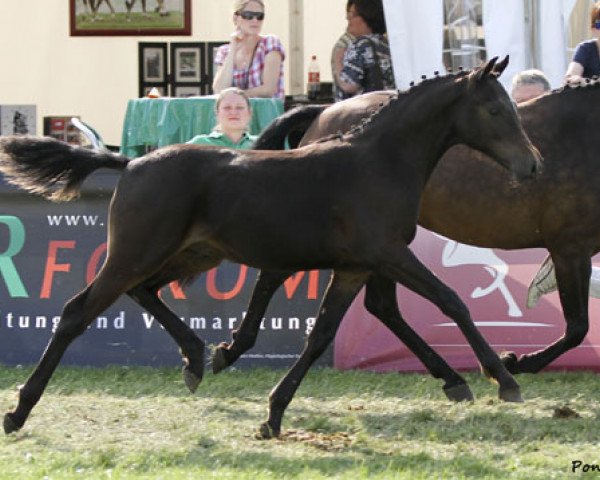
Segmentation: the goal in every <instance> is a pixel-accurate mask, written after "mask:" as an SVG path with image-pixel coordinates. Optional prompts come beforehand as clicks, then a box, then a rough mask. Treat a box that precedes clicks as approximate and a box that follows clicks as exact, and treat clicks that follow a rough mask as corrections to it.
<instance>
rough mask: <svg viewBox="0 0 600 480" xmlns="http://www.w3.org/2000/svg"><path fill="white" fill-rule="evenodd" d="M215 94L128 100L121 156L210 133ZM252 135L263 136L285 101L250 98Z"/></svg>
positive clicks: (140, 152)
mask: <svg viewBox="0 0 600 480" xmlns="http://www.w3.org/2000/svg"><path fill="white" fill-rule="evenodd" d="M215 100H216V97H215V96H214V95H211V96H206V97H190V98H170V97H164V98H137V99H134V100H129V102H128V103H127V112H126V113H125V120H124V122H123V136H122V138H121V153H122V154H124V155H127V156H128V157H139V156H141V155H143V154H144V153H145V151H146V148H147V147H148V146H158V147H163V146H165V145H172V144H174V143H185V142H187V141H188V140H189V139H191V138H192V137H193V136H195V135H198V134H201V133H209V132H210V131H211V130H212V129H213V127H214V126H215V123H216V121H215ZM250 103H251V105H252V121H251V122H250V133H252V134H254V135H256V134H258V133H260V132H261V131H262V130H263V129H264V128H265V127H266V126H267V125H269V124H270V123H271V122H272V121H273V119H275V118H276V117H278V116H279V115H281V114H282V113H283V102H282V101H281V100H278V99H275V98H251V99H250Z"/></svg>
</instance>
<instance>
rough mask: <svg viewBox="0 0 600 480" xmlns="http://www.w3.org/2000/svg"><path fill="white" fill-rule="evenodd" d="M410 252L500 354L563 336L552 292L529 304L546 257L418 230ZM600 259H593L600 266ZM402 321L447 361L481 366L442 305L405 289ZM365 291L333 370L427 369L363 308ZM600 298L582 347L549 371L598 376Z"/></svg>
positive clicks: (341, 338) (345, 326)
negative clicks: (461, 305) (534, 280)
mask: <svg viewBox="0 0 600 480" xmlns="http://www.w3.org/2000/svg"><path fill="white" fill-rule="evenodd" d="M411 248H412V250H413V252H415V254H416V255H417V256H418V257H419V258H420V259H421V261H422V262H423V263H425V265H427V267H428V268H430V269H431V270H432V271H433V272H434V273H435V274H436V275H437V276H438V277H439V278H440V279H441V280H442V281H443V282H445V283H446V284H447V285H449V286H450V287H451V288H453V289H454V290H455V291H456V292H457V293H458V295H459V296H460V298H461V299H462V300H463V301H464V302H465V303H466V305H467V306H468V308H469V311H470V312H471V316H472V318H473V320H474V321H475V323H476V325H477V327H478V328H479V330H480V332H481V333H482V334H483V335H484V337H485V338H486V339H487V340H488V342H489V343H490V345H492V348H493V349H494V350H495V351H497V352H502V351H506V350H509V351H514V352H516V353H517V354H519V355H520V354H523V353H529V352H534V351H537V350H540V349H542V348H545V347H546V346H547V345H549V344H551V343H553V342H555V341H556V340H557V339H558V338H560V337H561V336H562V335H563V333H564V330H565V320H564V318H563V314H562V309H561V307H560V302H559V299H558V293H556V292H554V293H551V294H548V295H546V296H544V297H542V298H541V299H540V300H539V302H538V304H537V306H536V307H534V308H532V309H528V308H527V307H526V301H527V289H528V286H529V283H530V281H531V279H532V278H533V277H534V276H535V274H536V272H537V270H538V267H539V266H540V264H541V262H542V261H543V259H544V258H545V257H546V255H547V252H546V250H544V249H527V250H515V251H506V250H499V249H488V248H477V247H471V246H469V245H464V244H460V243H457V242H455V241H453V240H449V239H447V238H444V237H441V236H438V235H436V234H433V233H431V232H429V231H427V230H425V229H422V228H419V231H418V234H417V237H416V239H415V241H414V242H413V243H412V245H411ZM598 260H600V257H595V258H594V264H595V265H596V266H598V265H599V263H598ZM397 296H398V304H399V306H400V311H401V312H402V315H403V317H404V319H405V320H406V321H407V323H408V324H409V325H411V326H412V327H413V329H414V330H415V331H416V332H417V333H418V334H419V335H421V336H422V337H423V339H424V340H425V341H426V342H427V343H428V344H429V345H431V347H432V348H433V349H434V350H436V351H437V352H438V353H439V354H440V355H441V356H443V357H444V358H445V359H446V361H447V362H448V363H449V364H450V365H451V366H452V367H454V368H456V369H460V370H471V369H478V368H479V364H478V362H477V359H476V358H475V355H474V354H473V351H472V350H471V348H470V346H469V345H468V344H467V342H466V340H465V338H464V337H463V335H462V333H461V332H460V330H459V329H458V327H457V326H456V325H455V324H454V322H453V321H452V320H451V319H449V318H448V317H446V316H445V315H443V314H442V313H441V312H440V311H439V310H438V309H437V307H435V306H434V305H433V304H431V303H429V302H428V301H426V300H424V299H423V298H421V297H420V296H418V295H415V294H414V293H412V292H410V291H408V290H407V289H406V288H404V287H398V289H397ZM363 299H364V292H361V294H360V295H359V297H358V298H357V299H356V300H355V301H354V303H353V304H352V306H351V307H350V309H349V311H348V313H347V314H346V317H345V318H344V321H343V322H342V325H341V326H340V329H339V332H338V334H337V337H336V340H335V350H334V352H335V357H334V365H335V367H336V368H340V369H354V368H359V369H367V370H373V371H380V372H387V371H401V372H419V371H424V370H425V368H424V366H423V364H422V363H421V362H420V361H419V360H418V359H417V358H416V357H415V356H414V355H413V354H412V353H411V352H410V351H409V350H408V349H407V348H406V347H405V346H404V345H403V344H402V343H401V342H400V341H399V340H398V339H397V338H396V337H395V336H394V335H393V334H392V333H391V332H390V331H389V330H388V329H387V328H386V327H385V326H383V325H382V324H381V323H380V322H379V321H378V320H377V319H376V318H375V317H373V316H372V315H370V314H369V313H368V312H367V311H366V310H365V308H364V306H363ZM599 302H600V300H598V299H594V298H590V317H591V318H590V330H589V333H588V335H587V337H586V339H585V340H584V342H583V343H582V344H581V345H580V346H579V347H577V348H575V349H573V350H571V351H570V352H568V353H566V354H564V355H562V356H561V357H560V358H559V359H557V360H555V361H554V362H553V363H552V364H551V365H550V366H549V367H547V368H548V369H555V370H557V369H560V370H564V369H586V370H596V371H600V359H599V357H600V326H599V325H598V324H597V323H594V321H593V317H594V313H595V312H597V311H598V308H599V306H600V303H599Z"/></svg>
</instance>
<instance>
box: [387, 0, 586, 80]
mask: <svg viewBox="0 0 600 480" xmlns="http://www.w3.org/2000/svg"><path fill="white" fill-rule="evenodd" d="M575 3H576V0H544V1H543V2H539V4H536V7H537V8H536V15H535V19H534V21H535V22H536V23H537V28H534V29H533V31H535V32H537V35H534V34H532V33H531V29H532V28H533V27H532V26H531V25H528V24H526V14H525V6H524V5H525V3H524V2H523V0H502V1H499V0H483V4H482V6H483V29H484V36H485V45H486V51H487V57H488V58H491V57H494V56H498V57H501V58H504V56H505V55H510V64H509V67H508V68H507V71H506V72H505V74H504V75H503V77H502V78H501V80H502V82H503V84H504V85H505V86H506V87H508V86H509V85H510V82H511V79H512V76H513V75H514V74H515V73H517V72H519V71H521V70H524V69H527V68H534V67H535V68H540V69H541V70H543V71H544V72H545V73H546V74H547V76H548V78H549V79H550V83H551V85H552V86H553V87H558V86H559V85H560V84H561V83H562V82H563V78H564V73H565V70H566V67H567V56H566V40H565V39H566V32H567V29H568V19H569V17H570V14H571V12H572V10H573V8H574V6H575ZM383 4H384V8H385V16H386V22H387V27H388V35H389V39H390V48H391V54H392V61H393V64H394V73H395V76H396V85H397V86H398V87H399V88H407V87H408V85H409V84H410V82H412V81H419V80H420V79H421V76H422V75H427V76H430V75H431V74H432V73H433V72H434V71H436V70H437V71H444V66H443V62H442V48H443V21H444V2H443V0H427V1H422V0H383ZM542 27H543V28H542ZM533 53H535V55H533ZM533 58H536V63H537V64H535V65H534V62H533Z"/></svg>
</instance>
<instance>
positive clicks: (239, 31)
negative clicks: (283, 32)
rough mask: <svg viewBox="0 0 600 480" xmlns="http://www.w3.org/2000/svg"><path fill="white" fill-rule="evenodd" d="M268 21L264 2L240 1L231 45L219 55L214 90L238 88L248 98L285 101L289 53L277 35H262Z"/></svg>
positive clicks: (222, 49) (221, 49) (216, 61)
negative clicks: (272, 98) (287, 57)
mask: <svg viewBox="0 0 600 480" xmlns="http://www.w3.org/2000/svg"><path fill="white" fill-rule="evenodd" d="M264 18H265V6H264V3H263V2H262V0H249V1H248V0H246V1H240V0H236V2H235V4H234V13H233V23H234V25H235V31H234V32H233V34H232V35H231V41H230V42H229V43H228V44H226V45H221V46H220V47H219V49H218V50H217V53H216V54H215V60H214V62H215V65H217V70H216V73H215V78H214V81H213V90H214V92H215V93H219V92H220V91H221V90H223V89H224V88H228V87H232V86H233V87H238V88H241V89H242V90H245V91H246V94H247V96H248V97H275V98H281V99H283V98H284V97H285V92H284V83H283V60H284V59H285V52H284V50H283V46H282V44H281V41H280V40H279V39H278V38H277V37H276V36H275V35H261V34H260V31H261V29H262V22H263V20H264Z"/></svg>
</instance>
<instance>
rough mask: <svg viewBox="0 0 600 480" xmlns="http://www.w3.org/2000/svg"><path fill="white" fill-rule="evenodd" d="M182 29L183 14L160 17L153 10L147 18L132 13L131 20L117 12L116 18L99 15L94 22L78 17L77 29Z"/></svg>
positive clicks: (88, 18) (87, 18) (149, 11)
mask: <svg viewBox="0 0 600 480" xmlns="http://www.w3.org/2000/svg"><path fill="white" fill-rule="evenodd" d="M182 27H183V15H182V14H181V12H169V15H166V16H160V15H158V14H157V13H155V12H154V10H153V9H149V10H148V15H147V16H144V15H143V14H142V13H139V12H132V13H131V15H130V17H129V19H128V18H127V14H125V13H122V12H117V13H115V15H114V16H113V15H111V14H110V13H99V14H98V16H97V17H96V18H95V19H93V20H92V17H91V16H90V15H87V14H86V15H78V16H77V28H78V29H79V30H90V29H91V30H104V29H110V30H118V29H128V30H129V29H131V30H136V29H138V28H144V29H147V28H160V29H172V28H182Z"/></svg>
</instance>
